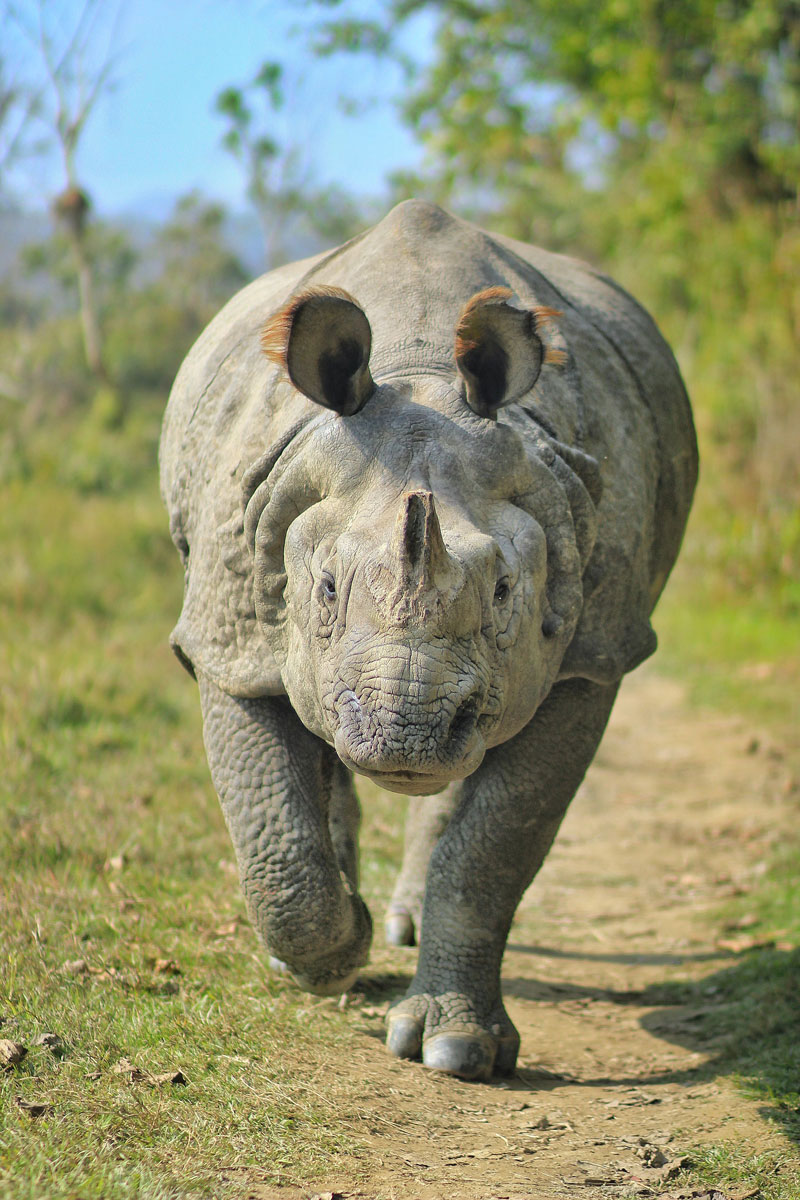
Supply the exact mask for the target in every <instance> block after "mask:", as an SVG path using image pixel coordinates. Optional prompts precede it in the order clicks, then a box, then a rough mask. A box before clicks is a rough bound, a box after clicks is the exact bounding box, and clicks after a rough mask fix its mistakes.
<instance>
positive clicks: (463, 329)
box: [455, 287, 567, 367]
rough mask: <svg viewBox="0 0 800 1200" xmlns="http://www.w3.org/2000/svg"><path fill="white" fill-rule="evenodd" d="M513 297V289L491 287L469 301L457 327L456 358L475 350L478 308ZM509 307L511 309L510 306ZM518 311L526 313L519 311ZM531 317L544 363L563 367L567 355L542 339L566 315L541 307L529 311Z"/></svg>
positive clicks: (501, 302)
mask: <svg viewBox="0 0 800 1200" xmlns="http://www.w3.org/2000/svg"><path fill="white" fill-rule="evenodd" d="M512 295H513V292H512V291H511V288H507V287H490V288H486V289H485V290H484V291H482V292H476V294H475V295H474V296H472V297H470V299H469V300H468V301H467V303H466V304H465V305H464V307H463V308H462V310H461V314H460V316H459V318H458V325H457V326H456V343H455V351H456V358H461V357H462V355H464V354H466V353H468V352H469V351H470V350H474V348H475V346H476V342H475V341H474V340H473V339H472V338H471V337H470V328H469V327H470V318H471V317H472V315H473V314H474V312H475V310H476V309H478V308H483V307H484V306H485V305H490V304H503V303H505V301H506V300H508V299H509V298H510V297H511V296H512ZM509 307H511V306H510V305H509ZM517 311H520V312H521V311H525V310H522V309H519V310H517ZM529 312H530V316H531V317H532V319H533V331H534V333H535V334H536V336H537V337H538V338H539V340H540V341H541V343H542V345H543V346H544V358H543V359H542V361H543V363H552V364H553V365H554V366H559V367H560V366H563V365H564V363H565V362H566V361H567V354H566V351H564V350H559V349H558V348H557V347H556V346H549V345H548V344H547V342H546V341H545V339H544V337H542V332H543V331H544V330H545V329H547V327H548V326H554V325H555V322H556V318H557V317H561V316H563V315H564V314H563V313H562V312H560V311H559V309H557V308H547V307H546V306H545V305H539V306H537V307H536V308H532V309H530V310H529Z"/></svg>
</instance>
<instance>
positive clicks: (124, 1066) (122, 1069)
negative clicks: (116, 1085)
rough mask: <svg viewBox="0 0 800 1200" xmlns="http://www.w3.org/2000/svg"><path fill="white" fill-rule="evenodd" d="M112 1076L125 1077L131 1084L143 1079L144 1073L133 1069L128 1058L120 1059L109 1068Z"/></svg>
mask: <svg viewBox="0 0 800 1200" xmlns="http://www.w3.org/2000/svg"><path fill="white" fill-rule="evenodd" d="M111 1073H112V1074H113V1075H127V1076H128V1079H129V1080H130V1082H131V1083H138V1082H139V1081H140V1080H142V1079H144V1078H145V1072H144V1071H142V1070H141V1069H140V1068H139V1067H135V1066H134V1065H133V1063H132V1062H131V1060H130V1059H129V1058H121V1059H120V1060H119V1062H118V1063H116V1064H115V1065H114V1066H113V1067H112V1068H111Z"/></svg>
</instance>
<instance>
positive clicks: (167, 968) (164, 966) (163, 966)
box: [153, 958, 181, 975]
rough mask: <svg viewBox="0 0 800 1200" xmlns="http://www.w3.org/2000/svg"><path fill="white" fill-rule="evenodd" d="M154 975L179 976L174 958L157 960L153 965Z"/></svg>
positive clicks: (179, 971)
mask: <svg viewBox="0 0 800 1200" xmlns="http://www.w3.org/2000/svg"><path fill="white" fill-rule="evenodd" d="M153 970H154V971H155V973H156V975H180V974H181V969H180V967H179V966H178V964H177V963H176V961H175V959H174V958H157V959H156V960H155V962H154V963H153Z"/></svg>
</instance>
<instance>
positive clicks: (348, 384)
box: [261, 287, 375, 417]
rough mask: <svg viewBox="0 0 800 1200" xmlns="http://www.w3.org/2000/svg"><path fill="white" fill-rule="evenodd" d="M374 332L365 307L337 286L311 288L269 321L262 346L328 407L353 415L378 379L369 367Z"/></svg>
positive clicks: (295, 381)
mask: <svg viewBox="0 0 800 1200" xmlns="http://www.w3.org/2000/svg"><path fill="white" fill-rule="evenodd" d="M371 346H372V331H371V329H370V327H369V321H368V320H367V318H366V316H365V314H364V311H363V309H362V308H361V307H360V306H359V305H358V303H357V302H356V301H355V300H354V299H353V297H352V296H350V295H348V293H347V292H345V291H343V290H342V288H335V287H313V288H307V289H306V290H305V291H303V292H301V293H300V295H299V296H294V297H293V298H292V299H291V300H290V301H289V303H288V304H287V305H285V306H284V307H283V308H282V309H280V310H279V311H278V312H276V313H275V314H274V315H273V316H272V317H270V319H269V320H268V321H267V323H266V325H265V326H264V329H263V331H262V334H261V348H262V350H263V351H264V353H265V354H266V356H267V358H268V359H270V361H271V362H274V363H277V365H278V366H279V367H282V368H283V370H284V371H286V373H287V375H288V376H289V378H290V379H291V381H292V383H293V384H294V386H295V387H296V388H297V389H298V390H299V391H301V392H302V393H303V395H304V396H308V398H309V400H313V401H314V402H315V404H321V405H323V407H324V408H332V409H333V410H334V412H337V413H339V415H340V416H343V417H349V416H352V415H353V413H357V412H358V411H359V409H361V408H363V407H364V405H365V404H366V402H367V400H369V398H370V396H371V395H372V393H373V391H374V390H375V384H374V383H373V382H372V376H371V375H370V372H369V352H370V348H371Z"/></svg>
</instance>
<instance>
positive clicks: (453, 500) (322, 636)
mask: <svg viewBox="0 0 800 1200" xmlns="http://www.w3.org/2000/svg"><path fill="white" fill-rule="evenodd" d="M696 473H697V452H696V442H695V436H694V430H693V425H692V418H691V412H690V408H689V402H688V399H687V395H686V391H685V389H684V386H683V383H682V381H681V377H680V374H679V372H678V369H677V366H676V364H675V361H674V359H673V356H672V354H671V352H670V350H669V349H668V347H667V345H666V343H665V342H664V340H663V339H662V337H661V336H660V334H659V332H658V331H657V329H656V327H655V325H654V323H653V321H652V320H651V318H650V317H649V316H648V315H647V314H646V313H645V312H644V311H643V309H642V308H640V307H639V306H638V305H637V304H636V303H635V302H634V301H633V300H632V299H631V297H630V296H629V295H627V294H626V292H624V291H623V290H622V288H620V287H619V286H618V285H616V284H615V283H613V282H612V281H611V280H610V279H608V278H606V277H605V276H604V275H601V274H599V273H598V272H597V271H596V270H594V269H592V268H591V267H589V266H587V265H586V264H584V263H581V262H579V261H577V260H575V259H572V258H568V257H564V256H562V255H559V254H552V253H548V252H546V251H544V250H540V249H537V248H535V247H533V246H528V245H525V244H523V243H521V242H518V241H514V240H512V239H510V238H508V237H503V236H499V235H492V234H489V233H486V232H483V231H482V230H480V229H478V228H476V227H475V226H473V225H471V224H468V223H466V222H465V221H463V220H460V219H458V218H456V217H454V216H451V215H449V214H448V213H446V212H444V211H443V210H442V209H440V208H438V207H436V206H434V205H432V204H428V203H424V202H421V201H407V202H406V203H404V204H401V205H399V206H398V207H396V208H394V209H393V210H392V211H391V212H390V213H389V214H388V216H386V217H385V218H384V219H383V220H382V221H381V222H380V223H379V224H377V225H375V226H374V227H373V228H371V229H369V230H367V232H365V233H363V234H361V235H360V236H358V237H356V238H354V239H353V240H352V241H350V242H348V243H346V244H345V245H343V246H340V247H339V248H338V249H335V250H333V251H330V252H329V253H324V254H320V255H317V256H316V257H313V258H308V259H306V260H304V261H302V262H295V263H292V264H290V265H288V266H283V267H280V268H278V269H277V270H273V271H271V272H269V273H268V274H266V275H264V276H263V277H262V278H260V279H258V280H256V281H255V282H254V283H252V284H251V285H250V286H248V287H246V288H245V289H244V290H243V291H241V292H240V293H239V294H238V295H237V296H235V297H234V298H233V299H232V300H231V301H230V303H229V304H228V305H227V306H226V307H225V308H224V309H223V310H222V312H221V313H220V314H219V315H218V316H217V317H216V318H215V320H214V321H212V323H211V324H210V326H209V327H208V329H207V330H206V331H205V332H204V333H203V334H202V336H201V337H200V339H199V340H198V342H197V343H196V345H195V346H194V348H193V349H192V350H191V352H190V354H189V356H188V357H187V359H186V361H185V362H184V364H183V366H182V367H181V370H180V372H179V374H178V377H177V379H176V382H175V386H174V388H173V391H172V394H171V397H170V400H169V405H168V408H167V412H166V417H165V422H164V429H163V436H162V441H161V484H162V492H163V496H164V499H165V502H166V504H167V507H168V509H169V513H170V523H171V532H172V537H173V540H174V542H175V544H176V546H177V548H178V550H179V552H180V554H181V557H182V559H183V563H184V569H185V593H184V603H183V610H182V612H181V615H180V619H179V621H178V624H177V626H176V628H175V630H174V632H173V635H172V645H173V648H174V650H175V652H176V654H177V656H178V658H179V659H180V661H181V662H182V663H183V664H184V666H186V667H187V668H188V670H189V671H190V672H191V673H192V674H193V675H194V676H195V677H196V678H197V682H198V684H199V691H200V701H201V708H202V714H203V727H204V736H205V745H206V750H207V754H208V760H209V764H210V768H211V774H212V778H213V782H214V785H215V787H216V790H217V792H218V794H219V798H220V801H221V803H222V808H223V811H224V815H225V819H226V822H227V825H228V828H229V830H230V834H231V838H232V841H233V845H234V848H235V852H236V856H237V860H238V865H239V873H240V879H241V885H242V889H243V892H244V896H245V900H246V904H247V909H248V913H249V916H250V919H251V920H252V922H253V925H254V926H255V929H256V931H257V933H258V935H259V936H260V938H261V939H262V940H263V942H264V943H265V945H266V947H267V948H268V950H269V952H270V954H271V955H273V956H274V959H275V960H276V963H277V964H281V963H282V964H285V967H286V969H288V971H289V972H290V973H291V975H292V976H293V977H294V979H295V980H296V981H297V983H298V984H299V985H300V986H301V987H302V988H305V989H307V990H308V991H311V992H314V993H317V994H320V995H333V994H337V993H342V992H346V991H347V990H348V989H349V988H350V987H351V986H352V985H353V983H354V981H355V979H356V976H357V974H358V971H359V969H360V968H361V967H362V966H363V965H364V963H365V962H366V961H367V955H368V949H369V945H370V939H371V920H370V915H369V912H368V910H367V908H366V906H365V904H364V902H363V900H362V899H361V897H360V895H359V893H358V850H357V838H358V827H359V820H360V811H359V804H358V800H357V798H356V793H355V790H354V785H353V776H354V774H357V775H363V776H365V777H366V778H368V779H370V780H373V781H374V782H375V783H376V784H378V785H379V786H380V787H382V788H385V789H389V790H390V791H392V792H398V793H405V794H407V795H408V796H409V797H411V799H409V801H408V802H407V804H408V815H407V823H406V834H405V852H404V858H403V864H402V867H401V869H400V873H399V877H398V881H397V886H396V889H395V891H394V895H393V898H392V901H391V904H390V906H389V910H388V914H387V921H386V932H387V936H388V938H389V941H390V942H394V943H396V944H414V943H415V941H416V940H418V941H419V951H418V961H417V968H416V974H415V976H414V979H413V982H412V983H411V986H410V987H409V989H408V993H407V995H406V996H405V998H404V999H402V1000H401V1001H400V1002H398V1003H397V1004H395V1005H394V1007H393V1008H391V1009H390V1012H389V1015H388V1018H387V1027H388V1031H387V1045H388V1048H389V1050H390V1051H391V1053H393V1054H394V1055H397V1056H399V1057H401V1058H412V1059H419V1058H421V1059H422V1062H423V1063H424V1064H425V1065H426V1066H428V1067H431V1068H434V1069H436V1070H439V1071H444V1072H447V1073H449V1074H451V1075H456V1076H460V1077H463V1078H473V1079H488V1078H490V1077H491V1075H492V1073H493V1072H497V1073H498V1074H503V1073H506V1074H507V1073H510V1072H513V1070H514V1067H515V1064H516V1058H517V1052H518V1048H519V1037H518V1034H517V1031H516V1030H515V1028H514V1026H513V1024H512V1023H511V1021H510V1020H509V1018H508V1015H507V1014H506V1011H505V1009H504V1007H503V1001H502V998H501V990H500V964H501V959H502V956H503V951H504V948H505V944H506V939H507V936H508V931H509V927H510V925H511V921H512V918H513V916H514V912H515V910H516V908H517V905H518V903H519V900H520V898H521V896H522V894H523V892H524V891H525V889H526V888H527V886H528V884H529V883H530V882H531V880H532V879H533V877H534V875H535V874H536V872H537V870H538V868H539V867H540V866H541V864H542V862H543V860H544V858H545V855H546V854H547V851H548V849H549V847H550V845H551V843H552V841H553V838H554V837H555V834H556V831H557V830H558V827H559V824H560V822H561V820H562V817H563V816H564V813H565V811H566V809H567V806H568V804H569V802H570V800H571V798H572V796H573V794H574V793H575V791H576V789H577V788H578V786H579V784H580V783H581V780H582V778H583V776H584V774H585V772H586V769H587V767H588V766H589V764H590V762H591V761H592V757H593V756H594V753H595V751H596V749H597V746H598V743H599V741H600V738H601V736H602V734H603V730H604V728H605V725H606V722H607V720H608V717H609V713H610V711H611V707H612V704H613V701H614V697H615V694H616V691H617V688H618V685H619V682H620V680H621V678H622V676H623V675H624V674H625V673H626V672H627V671H630V670H632V668H634V667H636V666H637V665H638V664H639V663H640V662H642V660H643V659H645V658H646V657H647V656H648V655H649V654H651V652H652V651H653V649H654V648H655V645H656V639H655V635H654V633H653V631H652V629H651V626H650V620H649V618H650V614H651V612H652V610H653V606H654V605H655V603H656V600H657V599H658V596H659V594H660V592H661V590H662V588H663V586H664V583H665V581H666V578H667V575H668V573H669V571H670V568H671V566H672V563H673V561H674V559H675V556H676V554H677V551H678V548H679V545H680V542H681V538H682V535H683V530H684V525H685V522H686V518H687V514H688V510H689V505H690V502H691V497H692V492H693V489H694V484H695V480H696Z"/></svg>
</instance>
